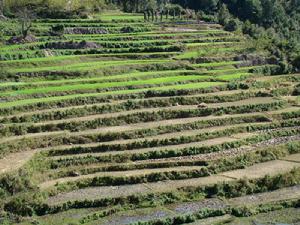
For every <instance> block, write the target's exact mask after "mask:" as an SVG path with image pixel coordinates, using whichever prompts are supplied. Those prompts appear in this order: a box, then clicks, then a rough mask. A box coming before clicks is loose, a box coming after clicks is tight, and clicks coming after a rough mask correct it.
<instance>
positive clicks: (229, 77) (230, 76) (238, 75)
mask: <svg viewBox="0 0 300 225" xmlns="http://www.w3.org/2000/svg"><path fill="white" fill-rule="evenodd" d="M250 75H253V74H252V73H236V74H226V75H219V76H216V78H218V79H220V80H224V81H232V80H237V79H241V78H243V77H247V76H250Z"/></svg>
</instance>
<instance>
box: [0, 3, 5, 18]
mask: <svg viewBox="0 0 300 225" xmlns="http://www.w3.org/2000/svg"><path fill="white" fill-rule="evenodd" d="M3 19H6V17H5V16H4V0H0V20H3Z"/></svg>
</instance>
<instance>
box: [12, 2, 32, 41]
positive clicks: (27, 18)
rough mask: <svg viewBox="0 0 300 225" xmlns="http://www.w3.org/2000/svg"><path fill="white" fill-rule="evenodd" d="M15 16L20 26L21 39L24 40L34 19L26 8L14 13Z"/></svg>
mask: <svg viewBox="0 0 300 225" xmlns="http://www.w3.org/2000/svg"><path fill="white" fill-rule="evenodd" d="M16 15H17V18H18V20H19V22H20V24H21V33H22V36H23V38H26V37H27V35H28V32H29V30H30V28H31V27H32V20H33V18H34V14H33V12H32V11H31V10H30V9H28V8H27V7H23V8H21V9H20V10H19V11H18V12H17V13H16Z"/></svg>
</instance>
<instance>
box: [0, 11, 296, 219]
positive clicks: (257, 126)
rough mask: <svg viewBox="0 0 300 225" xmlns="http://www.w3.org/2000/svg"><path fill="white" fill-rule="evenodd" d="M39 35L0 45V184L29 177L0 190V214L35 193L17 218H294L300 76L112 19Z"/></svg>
mask: <svg viewBox="0 0 300 225" xmlns="http://www.w3.org/2000/svg"><path fill="white" fill-rule="evenodd" d="M52 25H64V27H65V29H66V30H65V34H64V37H63V38H62V37H53V36H50V35H49V32H48V30H49V29H50V28H51V26H52ZM124 26H130V27H132V28H133V31H132V32H127V33H126V32H122V28H123V27H124ZM99 27H101V29H105V31H106V32H103V33H93V32H92V31H95V29H99ZM33 28H34V30H35V31H36V30H39V32H38V33H37V34H36V36H37V41H36V42H33V43H27V44H15V45H5V46H1V47H0V50H1V52H0V67H1V68H2V69H3V70H4V71H5V73H4V74H3V75H2V76H1V77H0V79H1V83H0V100H1V101H0V123H1V124H0V181H1V182H2V183H3V184H4V183H5V184H7V179H8V178H7V177H13V179H14V182H16V180H18V179H19V178H20V177H22V178H24V180H25V181H24V184H23V183H22V182H21V181H20V182H21V183H20V186H19V187H18V188H17V189H16V190H12V191H11V192H9V191H7V190H6V189H5V188H8V187H7V186H9V183H8V185H7V186H5V185H2V183H0V196H2V190H3V193H4V194H3V196H4V197H3V200H0V207H2V206H3V207H4V208H5V209H7V211H8V212H14V211H16V208H15V206H16V204H15V202H14V200H15V199H16V198H19V199H27V198H30V199H33V200H35V199H37V201H36V202H35V201H30V203H28V204H29V205H28V206H27V205H26V204H27V203H26V204H25V203H24V202H23V203H21V205H22V206H24V207H25V206H26V207H28V208H26V209H28V211H26V215H25V216H28V217H26V218H25V219H22V221H20V223H19V224H24V225H25V224H26V225H28V224H32V223H40V224H53V222H54V223H56V224H71V223H75V224H79V223H80V224H90V225H92V224H137V223H138V224H145V225H146V224H147V225H150V224H167V222H166V221H169V222H170V221H171V222H172V223H171V222H170V223H168V224H185V223H191V224H212V223H217V222H220V224H222V222H226V221H227V222H228V221H229V224H230V221H238V222H239V219H236V216H241V215H240V214H243V213H244V214H243V215H242V216H244V215H248V214H247V213H251V214H249V215H251V216H255V215H257V217H261V218H263V217H264V214H263V213H266V212H269V213H274V212H273V211H275V210H281V211H280V213H282V212H284V211H285V210H286V211H290V212H294V211H295V212H298V211H297V210H298V209H297V207H299V201H300V195H299V185H298V184H299V183H300V155H299V154H300V120H299V117H300V105H299V101H298V98H299V97H298V96H296V94H295V93H297V92H296V91H295V90H296V87H297V85H299V82H300V76H299V74H287V75H273V74H276V71H278V70H279V68H278V65H277V64H274V63H272V60H269V56H268V55H264V53H261V52H256V50H255V49H253V47H251V45H250V44H245V43H247V42H251V40H248V39H247V38H246V37H243V36H240V35H237V34H233V33H230V32H226V31H224V30H223V29H222V27H221V26H220V25H218V24H212V23H207V24H206V23H201V24H198V23H196V22H191V23H190V24H184V23H183V24H181V23H177V22H176V21H171V20H170V21H167V22H165V23H163V24H160V23H150V22H147V23H144V22H143V15H142V14H127V13H121V14H120V12H118V13H116V12H105V13H103V14H101V15H97V16H96V18H94V19H82V20H69V19H65V20H47V21H44V20H36V21H35V23H34V24H33ZM80 30H81V31H82V30H84V31H86V32H82V33H76V32H79V31H80ZM87 31H89V32H87ZM255 58H259V59H261V60H255ZM258 61H259V62H258ZM274 71H275V72H274ZM271 74H272V75H271ZM9 187H10V186H9ZM4 189H5V190H4ZM290 190H292V191H293V193H290ZM253 196H254V197H253ZM20 201H21V200H20ZM24 201H25V200H24ZM245 202H246V203H247V207H248V208H247V207H246V209H243V210H244V211H242V210H241V209H240V207H242V204H243V203H245ZM241 212H243V213H241ZM239 213H240V214H239ZM295 220H296V218H295ZM0 221H1V220H0ZM178 221H181V222H180V223H179V222H178ZM241 221H242V220H241Z"/></svg>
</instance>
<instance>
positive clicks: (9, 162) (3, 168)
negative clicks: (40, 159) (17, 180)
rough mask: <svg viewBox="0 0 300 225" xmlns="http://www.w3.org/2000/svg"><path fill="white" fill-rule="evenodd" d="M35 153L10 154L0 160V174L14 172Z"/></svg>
mask: <svg viewBox="0 0 300 225" xmlns="http://www.w3.org/2000/svg"><path fill="white" fill-rule="evenodd" d="M36 152H37V151H25V152H19V153H12V154H9V155H7V156H5V157H4V158H2V159H0V174H3V173H7V172H12V171H16V170H18V169H19V168H21V167H22V166H23V165H25V163H27V162H28V161H29V160H30V159H31V158H32V157H33V156H34V154H35V153H36Z"/></svg>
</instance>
